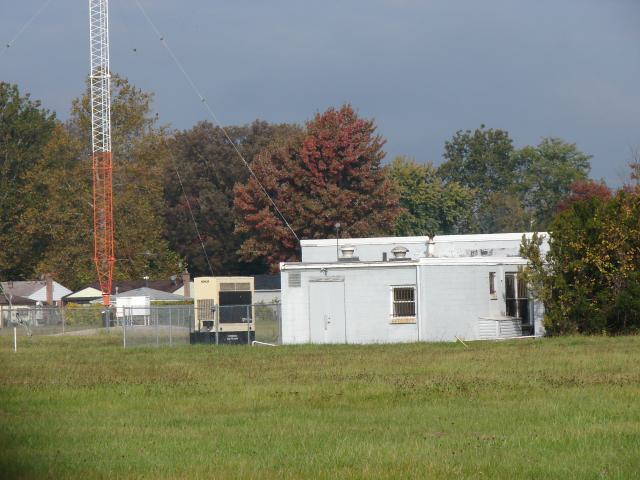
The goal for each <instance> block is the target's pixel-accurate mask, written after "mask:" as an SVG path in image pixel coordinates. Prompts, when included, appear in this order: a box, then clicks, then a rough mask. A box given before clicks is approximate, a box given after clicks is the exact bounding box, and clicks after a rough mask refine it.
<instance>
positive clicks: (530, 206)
mask: <svg viewBox="0 0 640 480" xmlns="http://www.w3.org/2000/svg"><path fill="white" fill-rule="evenodd" d="M514 158H515V161H514V165H515V167H516V169H517V170H516V171H515V172H514V180H515V182H516V186H515V192H516V194H517V196H518V197H519V198H520V199H521V201H522V206H523V208H524V209H525V210H526V211H527V212H528V213H529V215H530V217H531V220H532V221H533V225H534V227H535V228H536V229H539V230H544V229H546V228H547V226H548V225H549V222H550V221H551V220H552V219H553V216H554V215H555V213H556V209H557V206H558V204H559V203H561V202H562V201H563V199H565V198H566V197H567V196H568V195H569V194H570V193H571V185H573V184H575V183H576V182H579V181H585V180H586V179H587V176H588V174H589V170H590V168H591V166H590V163H589V160H590V158H591V156H589V155H587V154H585V153H583V152H581V151H580V150H578V148H577V147H576V145H575V144H570V143H566V142H564V141H562V140H561V139H559V138H544V139H542V141H541V142H540V143H539V144H538V146H536V147H531V146H527V147H524V148H522V149H520V150H517V151H516V152H514Z"/></svg>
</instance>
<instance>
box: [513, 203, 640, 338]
mask: <svg viewBox="0 0 640 480" xmlns="http://www.w3.org/2000/svg"><path fill="white" fill-rule="evenodd" d="M639 215H640V197H639V196H638V195H636V194H635V193H630V192H626V191H624V190H621V191H619V192H618V193H617V194H616V195H615V196H614V197H612V198H611V199H609V200H603V199H602V198H600V197H597V196H593V197H591V198H588V199H586V200H582V201H575V202H573V203H571V204H570V205H569V206H568V207H567V208H566V209H565V210H564V211H563V212H561V213H560V214H558V216H557V217H556V218H555V219H554V220H553V221H552V223H551V228H550V231H551V234H550V238H549V251H548V252H546V255H545V254H544V252H543V251H542V249H541V246H542V242H541V240H540V238H539V237H537V236H536V237H534V238H533V239H532V240H531V241H527V240H526V239H523V245H522V254H523V256H525V257H526V258H528V259H529V261H530V265H529V267H528V268H527V269H526V271H525V276H526V277H527V278H528V280H529V283H530V285H532V287H533V290H534V292H535V294H536V296H537V297H538V298H541V299H542V300H543V301H544V304H545V310H546V315H545V323H546V327H547V330H548V331H549V332H550V333H551V334H565V333H573V332H579V333H587V334H593V333H602V332H608V333H625V332H637V331H638V330H640V274H639V273H638V272H639V271H640V224H639V223H638V217H639Z"/></svg>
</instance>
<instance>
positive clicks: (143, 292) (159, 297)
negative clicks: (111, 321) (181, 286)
mask: <svg viewBox="0 0 640 480" xmlns="http://www.w3.org/2000/svg"><path fill="white" fill-rule="evenodd" d="M118 297H149V298H150V299H151V301H152V302H153V301H174V302H179V301H183V300H186V299H188V297H183V296H182V295H174V294H173V293H169V292H164V291H162V290H156V289H154V288H149V287H140V288H135V289H133V290H128V291H126V292H119V293H118V295H117V297H116V298H118Z"/></svg>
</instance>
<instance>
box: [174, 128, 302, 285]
mask: <svg viewBox="0 0 640 480" xmlns="http://www.w3.org/2000/svg"><path fill="white" fill-rule="evenodd" d="M225 130H226V131H227V133H228V135H229V137H230V138H231V140H232V141H233V143H234V145H235V147H237V148H238V149H239V151H240V152H241V153H242V155H243V156H244V157H245V159H247V161H251V160H252V159H253V157H254V156H255V155H256V154H257V153H258V152H259V151H260V150H262V149H264V148H266V147H267V146H268V145H270V144H272V143H274V142H278V141H284V139H286V138H289V137H291V136H296V135H299V134H300V131H301V129H300V127H298V126H295V125H289V124H282V125H272V124H269V123H267V122H264V121H255V122H253V123H252V124H251V125H247V126H240V127H235V126H230V127H227V128H225ZM234 145H232V144H230V143H229V141H228V140H227V138H226V136H225V135H224V132H223V131H222V129H220V128H218V127H214V126H213V125H212V124H211V123H209V122H201V123H199V124H197V125H196V126H194V127H193V128H191V129H190V130H186V131H183V132H178V133H176V134H175V136H174V137H173V139H172V140H171V141H170V142H169V148H170V152H171V157H172V161H171V163H170V164H169V165H168V166H167V169H166V175H165V186H164V188H165V203H166V207H165V210H164V212H165V222H166V227H165V228H166V238H167V239H168V240H169V244H170V246H171V248H172V249H174V250H175V251H176V252H178V253H179V254H180V255H181V256H183V257H185V258H186V260H187V262H188V265H189V269H190V271H191V272H192V273H193V274H194V275H210V274H211V271H210V270H209V265H208V263H207V258H208V262H209V263H210V264H211V269H212V270H213V273H214V274H216V275H230V274H243V273H248V272H251V273H256V272H260V271H265V269H266V264H264V262H261V260H260V259H255V260H253V261H252V262H249V263H247V262H243V261H241V259H240V258H239V256H238V250H239V249H240V246H241V244H242V241H243V238H242V237H241V236H239V235H235V234H234V228H235V210H234V191H233V187H234V185H235V184H236V183H244V182H246V181H247V178H248V176H249V171H248V170H247V168H246V166H245V165H244V164H243V162H242V161H241V159H240V158H238V154H237V152H236V151H235V148H234ZM178 176H179V177H180V178H178ZM183 189H184V191H183ZM192 214H193V218H192V217H191V215H192ZM194 220H195V225H194ZM196 227H197V230H196ZM198 232H199V233H200V237H199V236H198ZM201 239H202V244H201V243H200V240H201ZM203 244H204V250H205V252H206V256H205V253H204V252H203V248H202V247H203Z"/></svg>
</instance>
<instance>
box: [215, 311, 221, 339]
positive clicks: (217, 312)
mask: <svg viewBox="0 0 640 480" xmlns="http://www.w3.org/2000/svg"><path fill="white" fill-rule="evenodd" d="M220 313H221V312H220V305H214V306H213V324H214V325H215V327H216V345H218V332H219V331H220V329H219V328H218V324H219V323H220Z"/></svg>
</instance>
